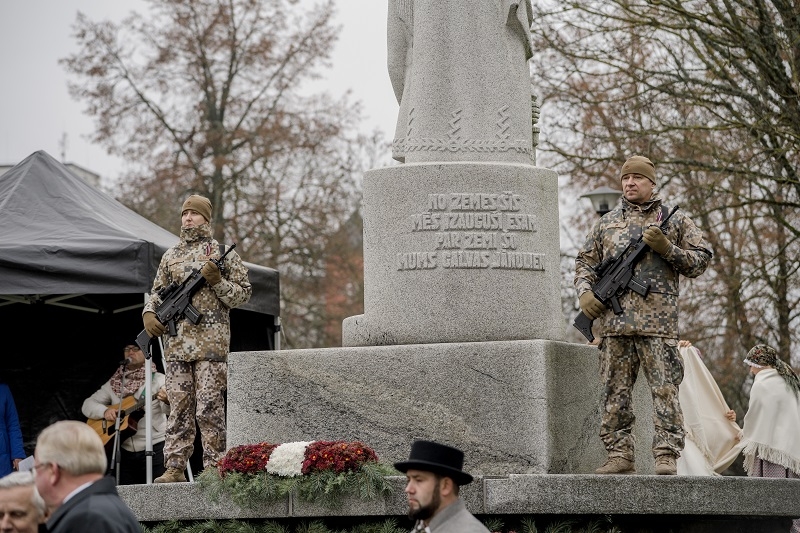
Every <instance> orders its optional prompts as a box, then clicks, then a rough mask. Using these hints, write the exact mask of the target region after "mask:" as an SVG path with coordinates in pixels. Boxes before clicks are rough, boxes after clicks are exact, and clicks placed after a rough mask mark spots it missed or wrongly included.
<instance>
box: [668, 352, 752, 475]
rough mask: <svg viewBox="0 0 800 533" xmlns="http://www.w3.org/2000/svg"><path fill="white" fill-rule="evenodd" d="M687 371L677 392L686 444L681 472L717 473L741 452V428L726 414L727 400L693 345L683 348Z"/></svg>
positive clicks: (679, 472) (680, 467)
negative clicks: (739, 438)
mask: <svg viewBox="0 0 800 533" xmlns="http://www.w3.org/2000/svg"><path fill="white" fill-rule="evenodd" d="M680 354H681V357H682V358H683V366H684V375H683V381H682V382H681V386H680V390H679V393H678V396H679V398H680V404H681V411H683V427H684V430H685V431H686V445H685V447H684V449H683V452H682V453H681V456H680V458H679V459H678V475H681V476H718V475H720V474H721V473H722V472H723V471H725V469H727V468H728V467H729V466H730V465H731V464H732V463H733V461H735V460H736V457H737V456H738V455H739V454H740V453H741V451H742V448H743V445H742V444H741V442H740V441H739V440H738V438H737V437H738V435H739V431H740V430H741V429H740V428H739V426H738V425H737V424H736V422H731V421H730V420H728V419H727V418H726V417H725V413H726V412H727V411H728V409H729V407H728V404H727V403H726V402H725V398H724V397H723V396H722V392H721V391H720V390H719V386H718V385H717V382H716V381H714V377H713V376H712V375H711V372H709V371H708V368H706V365H705V364H703V360H702V359H701V358H700V352H699V350H698V349H697V348H695V347H694V346H686V347H683V348H680Z"/></svg>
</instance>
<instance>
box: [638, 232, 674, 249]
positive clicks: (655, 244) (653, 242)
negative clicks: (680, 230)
mask: <svg viewBox="0 0 800 533" xmlns="http://www.w3.org/2000/svg"><path fill="white" fill-rule="evenodd" d="M642 240H643V241H644V242H645V244H647V245H648V246H649V247H650V248H652V249H653V251H654V252H656V253H657V254H658V255H664V254H666V253H667V252H668V251H669V249H670V248H671V247H672V244H671V243H670V242H669V239H667V236H666V235H664V233H662V231H661V229H660V228H659V227H658V226H650V227H649V228H647V229H646V230H644V233H643V234H642Z"/></svg>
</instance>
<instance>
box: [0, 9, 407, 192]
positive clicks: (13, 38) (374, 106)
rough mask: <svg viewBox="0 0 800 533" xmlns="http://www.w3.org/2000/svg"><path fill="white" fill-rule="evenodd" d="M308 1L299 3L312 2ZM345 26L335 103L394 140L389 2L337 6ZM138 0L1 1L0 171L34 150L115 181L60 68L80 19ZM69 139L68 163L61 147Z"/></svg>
mask: <svg viewBox="0 0 800 533" xmlns="http://www.w3.org/2000/svg"><path fill="white" fill-rule="evenodd" d="M311 1H312V0H304V2H311ZM336 3H337V12H338V16H337V22H338V23H339V24H340V25H341V26H342V31H341V33H340V36H339V41H338V43H337V45H336V48H335V50H334V52H333V57H332V62H333V67H332V68H331V69H330V70H327V71H324V72H323V74H324V75H325V76H326V78H327V80H326V87H327V90H328V91H329V92H330V93H331V94H333V95H341V94H343V93H344V92H345V91H346V90H348V89H350V90H351V91H352V95H353V96H352V99H353V100H359V101H361V103H362V105H363V109H364V118H365V120H364V122H363V126H362V128H361V129H362V130H363V131H364V132H371V131H372V130H374V129H376V128H377V129H379V130H380V131H383V132H385V135H386V140H387V141H389V140H391V136H392V134H393V132H394V122H395V119H396V117H397V102H396V100H395V98H394V93H393V92H392V88H391V84H390V82H389V75H388V73H387V70H386V10H387V2H386V0H337V2H336ZM146 8H147V5H146V4H145V3H144V2H142V1H141V0H0V50H2V53H0V165H8V164H16V163H18V162H20V161H21V160H23V159H25V158H26V157H27V156H29V155H30V154H32V153H33V152H35V151H37V150H44V151H46V152H47V153H49V154H50V155H51V156H53V157H55V158H56V159H59V160H63V161H64V162H69V163H75V164H78V165H80V166H82V167H84V168H87V169H89V170H92V171H94V172H97V173H98V174H100V175H101V176H102V177H103V179H104V183H108V181H107V180H109V179H116V178H117V177H118V175H119V174H120V172H121V169H122V161H121V160H118V159H116V158H112V157H110V156H108V155H106V154H105V151H104V150H103V149H102V148H101V147H99V146H95V145H92V144H90V143H89V141H88V140H87V136H88V135H89V134H90V133H91V132H92V131H93V124H92V120H91V119H90V118H89V117H87V116H85V115H84V114H83V104H82V103H80V102H77V101H75V100H73V99H72V98H70V96H69V94H68V92H67V86H66V79H67V78H66V74H65V71H64V69H63V67H61V66H60V65H59V64H58V60H59V59H61V58H62V57H65V56H66V55H68V54H69V53H71V52H73V51H75V50H76V48H77V47H76V45H75V40H74V38H72V37H71V33H72V25H73V23H74V22H75V15H76V13H77V12H78V11H81V12H83V13H85V14H86V15H87V16H89V18H91V19H92V20H102V19H110V20H112V21H115V22H118V21H120V20H121V19H123V18H124V17H125V16H126V15H128V14H129V13H130V11H132V10H136V11H139V12H141V13H146V11H147V10H146ZM64 135H66V141H67V142H66V151H65V157H63V158H62V148H61V139H62V136H64Z"/></svg>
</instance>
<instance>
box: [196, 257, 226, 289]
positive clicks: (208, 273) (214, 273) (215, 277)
mask: <svg viewBox="0 0 800 533" xmlns="http://www.w3.org/2000/svg"><path fill="white" fill-rule="evenodd" d="M200 274H202V275H203V277H204V278H206V281H207V282H208V284H209V285H216V284H217V283H219V282H220V281H222V273H221V272H220V271H219V268H218V267H217V265H216V264H214V262H213V261H206V264H205V265H203V268H201V269H200Z"/></svg>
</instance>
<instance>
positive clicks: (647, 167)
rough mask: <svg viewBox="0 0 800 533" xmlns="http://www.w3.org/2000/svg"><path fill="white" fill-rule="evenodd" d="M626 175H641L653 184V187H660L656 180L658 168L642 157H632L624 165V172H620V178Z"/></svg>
mask: <svg viewBox="0 0 800 533" xmlns="http://www.w3.org/2000/svg"><path fill="white" fill-rule="evenodd" d="M625 174H640V175H642V176H644V177H645V178H647V179H649V180H650V181H652V182H653V185H658V180H657V179H656V166H655V165H654V164H653V162H652V161H650V160H649V159H647V158H646V157H644V156H641V155H635V156H632V157H630V158H629V159H628V160H627V161H625V164H624V165H622V170H620V172H619V177H620V179H622V176H624V175H625Z"/></svg>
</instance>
